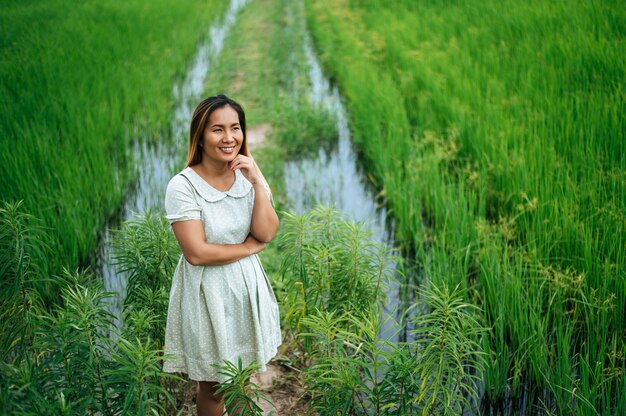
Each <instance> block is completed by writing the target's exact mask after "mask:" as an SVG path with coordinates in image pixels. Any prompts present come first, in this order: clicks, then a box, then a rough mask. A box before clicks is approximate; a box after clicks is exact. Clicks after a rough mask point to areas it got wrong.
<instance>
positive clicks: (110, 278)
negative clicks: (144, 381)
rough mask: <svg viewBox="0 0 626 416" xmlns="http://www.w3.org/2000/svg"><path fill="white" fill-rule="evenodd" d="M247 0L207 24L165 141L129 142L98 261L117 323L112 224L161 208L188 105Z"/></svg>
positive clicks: (120, 288) (177, 160)
mask: <svg viewBox="0 0 626 416" xmlns="http://www.w3.org/2000/svg"><path fill="white" fill-rule="evenodd" d="M246 3H247V0H232V1H231V3H230V6H229V8H228V10H227V11H226V14H225V15H224V17H223V19H222V20H221V21H219V22H216V23H215V24H214V25H213V26H211V27H210V29H209V34H208V40H207V41H206V42H203V43H202V44H201V45H200V46H199V47H198V50H197V52H196V55H195V58H194V60H193V65H192V66H191V68H190V69H189V71H188V72H187V74H186V76H185V79H184V80H183V82H182V83H181V84H180V85H175V86H174V90H173V95H174V99H175V102H176V109H175V112H174V116H173V119H172V137H173V140H168V141H167V143H164V142H158V143H156V144H153V143H148V142H147V141H146V140H145V139H143V138H141V137H140V136H139V135H135V136H134V137H138V139H137V141H136V142H135V148H134V153H133V154H134V159H135V160H134V165H135V166H137V181H136V184H135V186H134V188H133V189H132V190H131V191H130V192H129V193H128V194H127V197H126V200H125V202H124V205H123V207H122V209H121V214H120V217H119V220H118V221H119V222H115V223H110V224H108V225H107V227H105V230H104V232H103V235H102V238H101V240H100V241H102V246H101V249H100V253H99V263H100V265H101V268H102V270H101V272H102V275H103V276H104V285H105V290H107V291H110V292H114V293H116V294H117V296H116V297H115V299H114V300H113V305H112V312H113V313H114V314H115V316H116V317H117V319H118V324H120V323H121V310H122V306H123V303H124V296H125V294H126V276H124V275H123V274H122V273H120V272H119V271H117V270H116V268H115V267H114V265H113V258H112V253H111V231H110V230H111V229H115V228H118V227H119V225H120V223H121V221H124V220H128V219H131V218H133V217H134V215H135V214H142V213H143V212H145V211H146V210H148V209H153V210H162V209H163V199H164V198H165V188H166V186H167V183H168V181H169V180H170V178H171V177H172V176H173V175H174V174H175V173H176V172H178V171H179V170H181V169H182V166H181V161H184V160H185V156H186V151H187V140H186V137H187V128H188V125H189V121H190V120H191V116H192V114H193V110H194V109H195V107H196V105H197V101H198V100H199V97H200V95H201V94H202V92H203V87H204V83H205V80H206V78H207V75H208V73H209V70H210V68H211V66H212V65H213V63H214V62H215V60H216V59H217V57H218V56H219V54H220V52H221V50H222V47H223V44H224V40H225V39H226V37H227V35H228V33H229V31H230V29H231V28H232V27H233V26H234V23H235V21H236V19H237V14H238V12H239V10H240V9H241V8H242V7H243V6H244V5H245V4H246Z"/></svg>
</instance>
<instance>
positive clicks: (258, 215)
mask: <svg viewBox="0 0 626 416" xmlns="http://www.w3.org/2000/svg"><path fill="white" fill-rule="evenodd" d="M230 168H231V169H232V170H235V169H241V173H243V175H244V176H245V177H246V179H248V181H250V183H251V184H252V186H253V187H254V207H253V208H252V221H251V223H250V234H252V236H253V237H254V238H256V239H257V240H259V241H261V242H263V243H269V242H270V241H272V240H273V239H274V237H275V236H276V232H277V231H278V215H276V211H275V210H274V207H273V206H272V202H271V201H270V198H269V195H268V194H267V192H266V191H265V184H264V182H265V180H264V179H263V175H262V174H261V170H260V169H259V167H258V166H257V164H256V162H255V161H254V159H253V158H252V157H248V156H244V155H241V154H240V155H237V157H235V159H234V160H233V161H232V162H230Z"/></svg>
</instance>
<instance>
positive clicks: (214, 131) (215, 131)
mask: <svg viewBox="0 0 626 416" xmlns="http://www.w3.org/2000/svg"><path fill="white" fill-rule="evenodd" d="M221 132H222V129H215V130H213V133H221Z"/></svg>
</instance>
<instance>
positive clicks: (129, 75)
mask: <svg viewBox="0 0 626 416" xmlns="http://www.w3.org/2000/svg"><path fill="white" fill-rule="evenodd" d="M224 7H225V4H224V2H222V1H217V0H214V1H209V2H201V1H198V0H183V1H180V2H175V3H172V2H169V1H163V0H157V1H144V0H130V1H125V2H116V1H109V0H105V1H91V0H83V1H78V2H65V1H55V0H47V1H44V2H37V3H24V2H18V1H10V2H4V4H3V7H2V10H1V11H0V28H1V29H0V80H1V81H0V96H1V97H2V98H1V100H0V113H1V115H0V138H1V139H0V178H2V179H0V189H1V194H2V196H1V198H2V199H3V200H5V201H16V200H20V199H23V200H24V206H25V208H26V210H27V211H28V212H30V213H32V214H33V215H35V216H36V217H37V218H40V219H41V220H42V222H43V226H44V227H47V228H48V229H50V230H51V231H52V232H51V233H50V241H47V243H48V244H49V245H50V246H51V247H54V255H53V256H52V257H51V258H49V259H47V260H48V261H46V262H42V263H41V264H45V267H46V268H47V269H48V271H49V272H50V273H55V272H59V271H60V268H61V266H62V265H68V266H70V267H75V266H77V265H78V264H79V263H80V262H81V261H84V260H85V259H86V257H87V256H88V254H89V253H91V252H93V250H94V248H95V247H96V243H97V235H98V233H99V231H100V229H101V228H102V227H103V225H104V222H105V219H106V218H107V217H109V216H111V215H112V214H113V213H114V212H115V211H116V210H117V209H118V208H119V206H120V204H121V201H122V198H123V196H124V194H125V192H126V190H127V188H128V185H129V184H130V182H131V181H132V176H133V167H132V166H130V163H131V160H132V159H131V158H130V155H131V149H132V142H133V140H135V139H137V137H132V133H131V132H133V131H140V132H141V133H140V134H141V135H142V136H144V137H145V138H147V139H149V140H153V139H156V138H158V137H160V136H166V137H167V135H168V134H169V133H168V132H169V131H170V127H169V120H170V116H171V113H172V110H173V99H172V85H173V84H174V82H175V80H176V78H177V77H179V76H180V75H181V74H182V73H183V70H184V68H185V64H186V63H187V61H188V60H189V58H190V57H191V56H192V54H193V52H194V50H195V48H196V44H197V42H198V41H199V39H200V38H201V37H203V36H205V34H206V33H207V30H208V25H209V22H210V21H212V20H213V19H214V18H215V17H219V16H220V15H221V14H222V13H223V10H224ZM135 127H137V129H136V130H135Z"/></svg>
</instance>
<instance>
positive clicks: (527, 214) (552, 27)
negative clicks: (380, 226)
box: [306, 0, 626, 414]
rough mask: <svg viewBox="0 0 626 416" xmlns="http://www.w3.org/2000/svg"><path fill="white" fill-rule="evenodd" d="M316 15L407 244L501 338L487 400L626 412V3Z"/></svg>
mask: <svg viewBox="0 0 626 416" xmlns="http://www.w3.org/2000/svg"><path fill="white" fill-rule="evenodd" d="M306 4H307V12H308V22H309V24H310V27H311V29H312V32H313V34H314V38H315V41H316V45H317V48H318V50H319V53H320V56H321V58H322V62H323V64H324V65H325V68H326V69H327V71H328V72H329V73H331V74H332V76H333V77H334V78H335V79H336V81H337V82H338V84H339V86H340V88H341V90H342V92H343V94H344V96H345V97H346V99H347V102H348V109H349V111H350V114H351V120H350V121H351V125H352V128H353V130H354V136H355V139H356V141H357V143H358V144H359V146H360V148H361V151H362V152H363V154H364V156H365V159H366V160H367V162H368V165H369V167H370V169H371V170H372V173H373V174H374V176H375V178H376V180H377V182H378V186H379V187H381V188H382V189H383V190H384V194H385V195H386V197H387V199H388V202H389V206H390V208H391V212H392V215H393V216H394V218H395V219H396V223H397V236H398V239H399V241H400V242H401V243H402V244H403V245H404V246H405V248H406V250H407V252H408V253H412V254H411V255H412V256H414V257H415V259H416V260H417V261H418V263H420V264H421V266H422V267H423V269H424V271H425V273H424V274H425V276H426V277H427V278H428V279H430V280H431V281H432V282H434V283H435V284H437V285H439V284H443V283H446V284H448V285H449V286H455V285H456V284H458V283H461V285H462V286H463V287H466V288H469V289H471V290H470V291H468V292H467V293H468V299H469V300H472V301H473V302H476V303H477V304H479V305H481V306H482V308H483V310H484V313H485V315H486V317H487V319H488V321H489V322H490V323H491V325H492V326H493V330H492V333H491V336H490V339H489V340H488V342H487V344H488V345H486V346H488V348H487V350H488V351H491V356H490V366H489V368H488V369H487V372H486V375H485V379H484V381H485V387H486V396H487V397H488V398H491V399H493V400H498V399H501V398H503V397H504V396H505V395H507V394H510V395H512V396H513V397H517V396H519V395H521V394H522V388H523V387H524V386H526V387H532V390H533V391H534V392H538V393H539V392H541V391H542V390H543V389H548V390H549V392H550V394H549V396H550V401H549V403H547V404H546V406H547V408H549V409H556V410H558V411H559V412H565V413H567V412H569V411H577V412H579V413H580V414H596V412H597V413H600V414H611V413H615V412H616V413H618V414H619V413H621V412H622V411H623V410H624V409H625V408H626V395H625V394H624V389H625V387H624V386H625V383H624V381H623V376H622V374H623V372H624V370H625V368H626V366H625V363H624V360H623V358H621V357H623V356H624V352H625V350H626V345H625V340H624V336H623V334H624V330H625V328H626V322H625V319H624V310H625V308H626V304H625V302H626V300H625V297H624V296H623V294H624V293H626V283H625V282H626V274H625V273H626V272H625V270H626V267H625V266H626V259H625V258H624V248H625V239H624V235H626V232H625V231H626V230H625V222H624V218H625V217H626V215H625V214H626V198H625V196H626V194H625V192H624V190H625V189H626V187H625V185H626V178H624V174H623V172H624V167H625V166H624V164H625V163H626V149H625V145H626V137H625V132H626V126H625V122H624V118H623V117H622V116H621V115H622V114H624V112H625V110H626V103H625V99H624V81H623V80H624V79H626V58H624V54H623V44H624V31H625V27H626V26H625V25H624V24H623V22H624V21H625V19H626V13H625V12H624V9H623V8H622V7H620V4H619V2H611V1H607V2H600V1H590V2H584V3H580V2H573V1H565V0H563V1H556V2H542V1H530V2H513V1H504V2H500V1H485V2H478V1H457V2H431V1H403V2H384V1H376V0H372V1H368V2H354V1H347V0H344V1H339V2H328V1H323V0H309V1H307V3H306ZM424 222H425V223H426V224H427V225H428V226H427V227H423V225H422V224H423V223H424ZM600 386H601V387H600ZM507 391H508V393H507Z"/></svg>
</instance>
